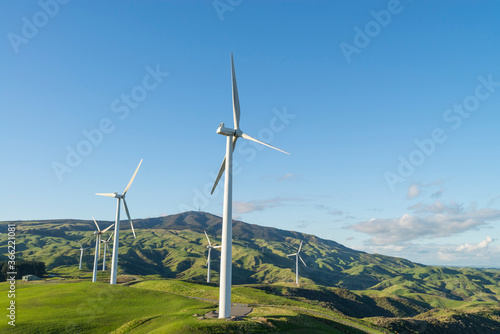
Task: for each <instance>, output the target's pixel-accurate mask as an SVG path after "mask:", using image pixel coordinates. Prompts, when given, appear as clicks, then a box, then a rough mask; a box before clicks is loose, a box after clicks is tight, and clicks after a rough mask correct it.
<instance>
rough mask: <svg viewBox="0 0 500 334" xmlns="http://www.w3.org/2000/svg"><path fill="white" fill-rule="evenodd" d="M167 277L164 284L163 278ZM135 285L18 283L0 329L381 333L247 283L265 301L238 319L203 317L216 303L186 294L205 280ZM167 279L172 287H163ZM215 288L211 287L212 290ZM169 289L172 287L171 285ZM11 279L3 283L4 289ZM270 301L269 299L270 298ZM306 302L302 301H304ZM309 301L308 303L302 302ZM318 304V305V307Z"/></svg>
mask: <svg viewBox="0 0 500 334" xmlns="http://www.w3.org/2000/svg"><path fill="white" fill-rule="evenodd" d="M164 282H167V283H166V284H165V285H162V283H164ZM145 283H148V282H143V284H137V285H136V286H134V287H128V286H120V285H114V286H112V285H109V284H101V283H90V282H81V281H80V282H78V281H73V282H62V281H58V282H54V281H42V282H29V283H22V282H20V283H18V286H17V289H16V310H17V319H16V326H15V327H12V326H10V325H8V324H7V323H6V321H2V322H0V332H2V333H6V332H7V333H22V334H31V333H33V334H35V333H36V334H40V333H58V334H59V333H71V334H75V333H113V334H121V333H133V334H140V333H176V334H187V333H199V334H203V333H221V334H222V333H275V332H277V331H279V332H280V333H312V334H326V333H333V334H340V333H353V334H355V333H381V331H379V330H377V329H376V328H374V327H375V326H373V325H364V324H362V323H360V322H355V321H351V320H349V319H341V318H337V315H336V314H334V313H333V312H329V311H328V310H326V311H325V312H326V314H322V313H320V312H317V311H315V309H314V308H308V307H307V305H306V304H304V305H303V304H301V303H296V304H297V305H296V306H295V307H287V305H286V302H285V303H282V304H283V305H282V306H273V307H270V306H269V305H267V304H272V303H269V302H270V301H272V302H274V298H272V297H269V296H266V294H265V293H264V292H262V291H259V290H252V289H251V288H246V289H243V292H244V293H246V294H248V295H249V296H251V297H241V298H240V299H242V300H243V299H245V298H246V299H245V300H258V301H260V302H262V303H264V305H262V306H258V307H257V306H256V307H255V308H254V311H253V312H252V313H251V314H250V315H249V316H248V317H247V318H246V319H242V320H239V321H226V320H224V319H199V318H200V316H202V315H204V314H206V313H208V312H210V311H213V310H215V309H216V304H214V303H210V302H205V301H200V300H196V299H193V298H187V297H185V296H183V294H184V295H189V292H193V293H194V294H195V295H196V294H199V293H197V291H202V290H205V289H206V287H205V286H203V285H196V284H193V283H185V282H182V281H154V282H153V283H154V284H145ZM166 285H168V286H169V288H168V289H163V291H162V287H165V286H166ZM213 289H214V288H212V290H213ZM167 290H168V291H167ZM6 291H7V284H6V283H1V284H0V293H2V294H4V293H6ZM266 301H267V303H266ZM301 306H302V307H301ZM304 306H305V307H304ZM316 309H317V308H316Z"/></svg>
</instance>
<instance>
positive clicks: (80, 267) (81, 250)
mask: <svg viewBox="0 0 500 334" xmlns="http://www.w3.org/2000/svg"><path fill="white" fill-rule="evenodd" d="M77 242H78V241H77ZM78 244H79V245H80V265H79V266H78V269H82V258H83V251H84V250H85V249H89V248H90V247H86V248H83V246H82V244H81V243H79V242H78Z"/></svg>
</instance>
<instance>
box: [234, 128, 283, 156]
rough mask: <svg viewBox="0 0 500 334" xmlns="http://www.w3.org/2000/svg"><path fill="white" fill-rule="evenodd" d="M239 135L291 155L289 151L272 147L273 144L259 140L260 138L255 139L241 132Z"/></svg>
mask: <svg viewBox="0 0 500 334" xmlns="http://www.w3.org/2000/svg"><path fill="white" fill-rule="evenodd" d="M241 136H242V137H243V138H245V139H248V140H251V141H254V142H256V143H259V144H262V145H264V146H267V147H270V148H273V149H275V150H277V151H280V152H283V153H285V154H288V155H291V154H290V153H288V152H286V151H283V150H280V149H279V148H277V147H274V146H273V145H269V144H266V143H264V142H263V141H260V140H258V139H255V138H253V137H251V136H249V135H247V134H246V133H242V134H241Z"/></svg>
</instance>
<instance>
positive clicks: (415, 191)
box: [406, 184, 420, 199]
mask: <svg viewBox="0 0 500 334" xmlns="http://www.w3.org/2000/svg"><path fill="white" fill-rule="evenodd" d="M418 195H420V188H419V186H418V184H412V185H411V186H410V188H408V193H407V194H406V198H408V199H412V198H415V197H417V196H418Z"/></svg>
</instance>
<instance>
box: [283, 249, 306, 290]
mask: <svg viewBox="0 0 500 334" xmlns="http://www.w3.org/2000/svg"><path fill="white" fill-rule="evenodd" d="M302 242H303V241H301V242H300V246H299V250H298V251H297V253H293V254H289V255H287V256H295V283H296V284H297V285H299V259H300V261H302V263H303V264H304V266H306V263H305V262H304V260H302V258H301V257H300V255H299V254H300V250H301V249H302ZM306 267H307V266H306Z"/></svg>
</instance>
